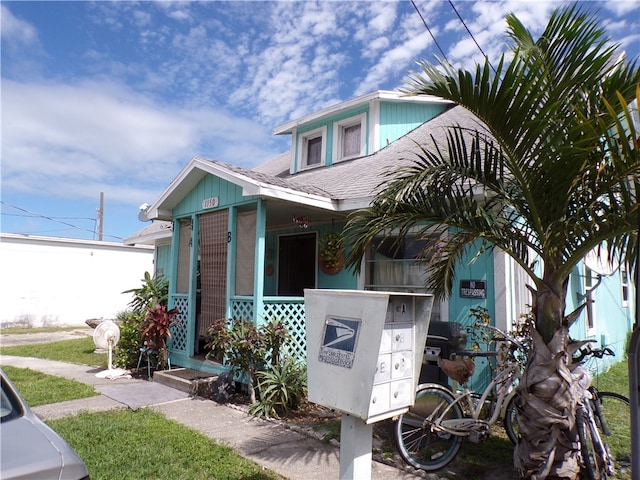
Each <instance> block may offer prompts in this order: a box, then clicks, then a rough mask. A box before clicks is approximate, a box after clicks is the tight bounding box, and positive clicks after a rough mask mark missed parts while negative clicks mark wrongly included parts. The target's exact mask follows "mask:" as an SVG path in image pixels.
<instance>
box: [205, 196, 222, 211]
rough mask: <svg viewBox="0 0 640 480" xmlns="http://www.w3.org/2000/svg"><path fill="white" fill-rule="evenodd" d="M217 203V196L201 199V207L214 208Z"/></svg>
mask: <svg viewBox="0 0 640 480" xmlns="http://www.w3.org/2000/svg"><path fill="white" fill-rule="evenodd" d="M219 203H220V202H219V200H218V197H211V198H205V199H204V200H202V209H203V210H205V209H207V208H216V207H217V206H218V204H219Z"/></svg>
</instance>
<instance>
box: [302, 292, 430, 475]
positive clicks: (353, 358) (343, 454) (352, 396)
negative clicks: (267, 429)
mask: <svg viewBox="0 0 640 480" xmlns="http://www.w3.org/2000/svg"><path fill="white" fill-rule="evenodd" d="M304 296H305V313H306V340H307V382H308V391H309V393H308V397H309V400H310V401H311V402H314V403H317V404H319V405H323V406H325V407H328V408H333V409H336V410H339V411H341V412H342V424H341V432H340V438H341V440H340V479H341V480H347V479H358V480H361V479H368V478H370V477H371V445H372V433H373V432H372V430H373V427H372V424H373V423H375V422H378V421H380V420H384V419H387V418H391V417H394V416H396V415H400V414H401V413H404V412H406V411H407V410H408V409H409V407H410V406H412V405H413V402H414V399H415V391H416V387H417V386H418V379H419V376H420V368H421V366H422V357H423V354H424V346H425V342H426V338H427V331H428V328H429V318H430V316H431V308H432V306H433V296H432V295H426V294H411V293H397V292H374V291H365V290H312V289H307V290H305V292H304Z"/></svg>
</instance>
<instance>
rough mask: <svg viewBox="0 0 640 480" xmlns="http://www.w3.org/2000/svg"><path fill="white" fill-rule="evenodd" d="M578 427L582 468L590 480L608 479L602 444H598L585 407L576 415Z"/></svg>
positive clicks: (579, 409)
mask: <svg viewBox="0 0 640 480" xmlns="http://www.w3.org/2000/svg"><path fill="white" fill-rule="evenodd" d="M576 427H577V429H578V438H579V439H580V453H581V454H582V467H583V470H584V472H585V474H586V476H587V479H588V480H604V479H606V478H607V471H606V466H605V465H604V462H603V459H602V456H601V455H600V453H599V452H601V451H602V447H603V445H602V444H598V441H597V432H594V429H595V425H594V424H593V423H592V422H591V421H590V419H589V414H588V413H587V411H586V410H585V408H584V407H580V408H578V411H577V414H576Z"/></svg>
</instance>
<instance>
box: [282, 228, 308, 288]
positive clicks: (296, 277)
mask: <svg viewBox="0 0 640 480" xmlns="http://www.w3.org/2000/svg"><path fill="white" fill-rule="evenodd" d="M315 287H316V234H315V233H304V234H298V235H283V236H281V237H280V238H279V246H278V295H281V296H291V297H302V296H303V295H304V289H305V288H315Z"/></svg>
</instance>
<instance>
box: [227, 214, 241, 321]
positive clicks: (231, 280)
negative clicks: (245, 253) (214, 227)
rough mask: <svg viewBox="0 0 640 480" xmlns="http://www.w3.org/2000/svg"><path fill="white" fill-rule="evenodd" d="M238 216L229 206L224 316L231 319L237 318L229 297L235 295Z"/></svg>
mask: <svg viewBox="0 0 640 480" xmlns="http://www.w3.org/2000/svg"><path fill="white" fill-rule="evenodd" d="M237 218H238V210H237V207H231V208H229V219H228V224H229V236H230V237H231V241H230V242H229V244H228V245H227V293H226V295H227V299H226V302H227V308H226V312H227V313H226V318H231V319H233V320H237V319H236V318H234V317H233V308H232V305H231V299H232V298H233V297H234V296H235V295H236V282H235V278H236V245H237V244H238V239H237V238H236V236H237V232H238V229H237V224H236V220H237Z"/></svg>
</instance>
